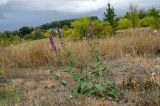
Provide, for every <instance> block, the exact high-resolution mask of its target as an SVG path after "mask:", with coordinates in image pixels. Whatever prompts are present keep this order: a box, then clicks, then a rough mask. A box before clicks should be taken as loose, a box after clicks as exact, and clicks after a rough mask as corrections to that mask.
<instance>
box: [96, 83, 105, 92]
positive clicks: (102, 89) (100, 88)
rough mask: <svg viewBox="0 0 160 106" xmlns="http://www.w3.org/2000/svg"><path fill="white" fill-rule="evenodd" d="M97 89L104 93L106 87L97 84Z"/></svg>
mask: <svg viewBox="0 0 160 106" xmlns="http://www.w3.org/2000/svg"><path fill="white" fill-rule="evenodd" d="M95 87H96V88H97V90H98V91H101V92H102V91H104V87H103V86H102V84H96V85H95Z"/></svg>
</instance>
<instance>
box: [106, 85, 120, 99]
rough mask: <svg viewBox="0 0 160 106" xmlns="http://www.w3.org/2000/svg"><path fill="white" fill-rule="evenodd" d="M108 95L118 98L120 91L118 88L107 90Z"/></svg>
mask: <svg viewBox="0 0 160 106" xmlns="http://www.w3.org/2000/svg"><path fill="white" fill-rule="evenodd" d="M107 93H108V94H109V95H111V96H112V97H114V98H116V97H117V96H118V95H119V92H118V90H117V89H116V88H111V87H109V88H107Z"/></svg>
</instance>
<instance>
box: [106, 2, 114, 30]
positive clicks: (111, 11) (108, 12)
mask: <svg viewBox="0 0 160 106" xmlns="http://www.w3.org/2000/svg"><path fill="white" fill-rule="evenodd" d="M115 17H116V14H115V11H114V8H113V7H111V5H110V3H108V8H107V9H106V11H105V12H104V21H107V22H108V23H109V24H110V25H111V26H112V27H113V28H115Z"/></svg>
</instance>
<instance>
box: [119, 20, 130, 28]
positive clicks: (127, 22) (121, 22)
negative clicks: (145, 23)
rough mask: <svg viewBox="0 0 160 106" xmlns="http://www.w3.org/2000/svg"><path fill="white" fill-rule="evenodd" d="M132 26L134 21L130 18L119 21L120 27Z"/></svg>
mask: <svg viewBox="0 0 160 106" xmlns="http://www.w3.org/2000/svg"><path fill="white" fill-rule="evenodd" d="M131 27H132V23H131V21H130V20H128V19H125V18H124V19H120V20H119V22H118V29H128V28H131Z"/></svg>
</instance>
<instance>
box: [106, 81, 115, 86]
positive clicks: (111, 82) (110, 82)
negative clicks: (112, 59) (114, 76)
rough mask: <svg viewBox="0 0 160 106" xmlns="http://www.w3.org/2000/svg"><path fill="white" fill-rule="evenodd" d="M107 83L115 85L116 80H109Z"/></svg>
mask: <svg viewBox="0 0 160 106" xmlns="http://www.w3.org/2000/svg"><path fill="white" fill-rule="evenodd" d="M107 84H109V85H114V84H115V82H114V81H113V80H107Z"/></svg>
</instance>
